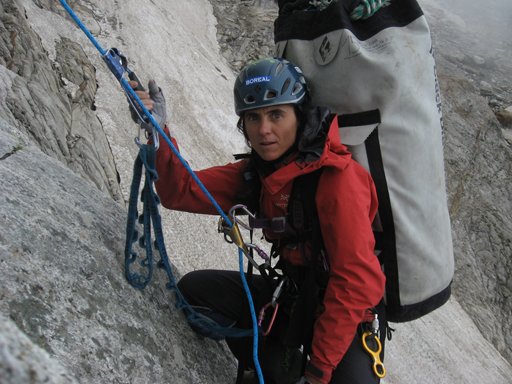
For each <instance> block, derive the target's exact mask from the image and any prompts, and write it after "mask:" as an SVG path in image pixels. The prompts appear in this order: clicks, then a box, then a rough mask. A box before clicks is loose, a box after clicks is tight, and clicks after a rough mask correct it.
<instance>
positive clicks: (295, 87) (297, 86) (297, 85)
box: [292, 83, 303, 95]
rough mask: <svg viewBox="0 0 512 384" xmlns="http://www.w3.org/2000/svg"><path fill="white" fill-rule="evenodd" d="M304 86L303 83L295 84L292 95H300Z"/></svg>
mask: <svg viewBox="0 0 512 384" xmlns="http://www.w3.org/2000/svg"><path fill="white" fill-rule="evenodd" d="M302 88H303V87H302V84H301V83H295V85H294V86H293V91H292V95H296V94H297V93H299V92H300V91H302Z"/></svg>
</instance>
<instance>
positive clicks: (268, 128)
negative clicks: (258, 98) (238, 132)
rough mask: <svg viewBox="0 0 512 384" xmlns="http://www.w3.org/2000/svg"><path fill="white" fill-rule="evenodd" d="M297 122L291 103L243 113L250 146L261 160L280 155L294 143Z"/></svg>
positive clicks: (272, 158) (270, 159) (273, 158)
mask: <svg viewBox="0 0 512 384" xmlns="http://www.w3.org/2000/svg"><path fill="white" fill-rule="evenodd" d="M298 125H299V122H298V120H297V116H296V115H295V109H294V108H293V105H292V104H285V105H275V106H270V107H264V108H258V109H252V110H249V111H247V112H245V114H244V127H245V133H246V135H247V138H248V140H249V142H250V144H251V147H252V148H253V149H254V150H255V151H256V153H257V154H258V155H260V157H261V158H262V159H263V160H266V161H272V160H276V159H278V158H279V157H281V156H282V155H283V154H284V153H285V152H286V151H287V150H288V149H290V148H291V146H292V145H293V144H294V143H295V138H296V137H297V129H298Z"/></svg>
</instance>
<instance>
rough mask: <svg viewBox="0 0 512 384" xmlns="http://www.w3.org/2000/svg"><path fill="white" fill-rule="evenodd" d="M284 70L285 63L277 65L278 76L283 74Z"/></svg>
mask: <svg viewBox="0 0 512 384" xmlns="http://www.w3.org/2000/svg"><path fill="white" fill-rule="evenodd" d="M283 69H284V65H283V63H279V64H277V66H276V74H275V75H276V76H278V75H279V74H280V73H281V72H283Z"/></svg>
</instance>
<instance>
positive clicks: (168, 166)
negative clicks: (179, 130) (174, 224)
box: [155, 128, 245, 214]
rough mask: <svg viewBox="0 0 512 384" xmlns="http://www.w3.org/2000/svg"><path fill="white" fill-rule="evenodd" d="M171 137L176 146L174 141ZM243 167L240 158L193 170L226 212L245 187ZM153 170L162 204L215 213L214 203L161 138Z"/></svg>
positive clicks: (175, 208)
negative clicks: (155, 171) (154, 170)
mask: <svg viewBox="0 0 512 384" xmlns="http://www.w3.org/2000/svg"><path fill="white" fill-rule="evenodd" d="M165 129H166V130H167V128H165ZM167 133H168V131H167ZM171 140H172V142H173V144H174V145H175V147H176V149H178V144H177V142H176V140H175V139H174V138H171ZM244 169H245V162H244V161H239V162H236V163H230V164H227V165H224V166H217V167H212V168H207V169H204V170H200V171H195V174H196V175H197V177H198V178H199V180H200V181H201V182H202V183H203V184H204V186H205V187H206V189H207V190H208V192H209V193H210V194H211V195H212V196H213V198H214V199H215V200H216V201H217V203H218V204H219V205H220V207H221V208H222V210H223V211H224V212H227V211H228V210H229V209H230V208H231V207H232V206H233V205H235V204H236V203H237V201H236V198H237V196H239V195H240V191H241V190H242V189H243V188H244V187H245V183H244V181H243V170H244ZM156 170H157V172H158V180H157V181H156V183H155V186H156V190H157V193H158V196H159V197H160V201H161V202H162V205H163V206H164V207H166V208H169V209H174V210H178V211H185V212H192V213H204V214H216V213H217V210H216V209H215V207H214V205H213V203H212V202H211V201H210V200H209V199H208V197H207V195H206V194H205V193H204V192H203V190H202V189H201V188H200V187H199V185H198V184H197V182H196V181H195V180H194V179H193V178H192V176H191V175H190V174H189V172H188V171H187V170H186V169H185V167H184V166H183V164H182V163H181V161H180V160H179V159H178V157H177V156H176V154H175V153H174V152H173V151H172V150H171V148H170V147H169V145H168V144H167V143H166V142H164V141H163V140H161V145H160V148H159V149H158V151H157V155H156Z"/></svg>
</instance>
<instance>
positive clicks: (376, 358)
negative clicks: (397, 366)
mask: <svg viewBox="0 0 512 384" xmlns="http://www.w3.org/2000/svg"><path fill="white" fill-rule="evenodd" d="M370 336H373V339H374V340H375V344H376V345H377V349H376V350H375V351H374V350H373V349H371V348H370V346H369V345H368V343H367V341H366V339H367V338H368V337H370ZM362 340H363V347H364V349H365V350H366V352H368V354H369V355H370V357H371V358H372V359H373V366H372V368H373V372H374V373H375V375H377V377H379V378H381V379H382V378H383V377H384V376H386V368H385V367H384V364H383V363H382V361H381V360H380V352H381V351H382V344H381V343H380V340H379V336H377V334H376V333H374V332H370V331H366V332H365V333H363V337H362Z"/></svg>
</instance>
